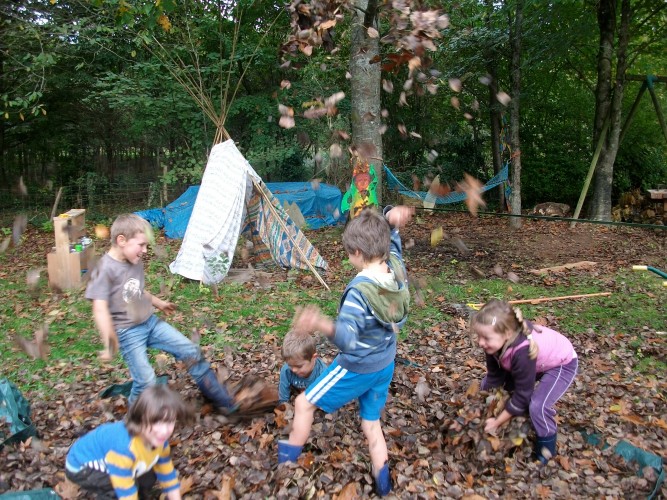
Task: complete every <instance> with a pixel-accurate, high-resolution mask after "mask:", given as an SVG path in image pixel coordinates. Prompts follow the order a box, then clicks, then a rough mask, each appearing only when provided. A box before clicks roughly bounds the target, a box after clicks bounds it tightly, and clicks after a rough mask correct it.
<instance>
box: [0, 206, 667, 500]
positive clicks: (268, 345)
mask: <svg viewBox="0 0 667 500" xmlns="http://www.w3.org/2000/svg"><path fill="white" fill-rule="evenodd" d="M440 228H442V231H441V232H440ZM666 233H667V231H662V232H654V231H647V230H637V229H627V228H609V227H606V226H593V225H585V224H580V225H578V226H577V227H576V228H575V229H569V228H568V226H567V225H566V224H565V223H550V222H543V221H532V220H526V221H525V222H524V225H523V228H522V229H520V230H518V231H511V230H510V229H509V228H508V226H507V220H506V219H502V218H498V219H495V218H480V219H473V218H471V217H470V216H468V215H459V214H457V215H451V214H448V215H444V214H436V215H431V216H426V215H422V216H421V217H419V220H418V221H417V223H415V224H413V225H412V226H410V227H409V228H407V229H406V230H405V231H404V233H403V240H404V242H405V243H406V250H405V253H406V259H407V261H408V263H409V267H410V273H411V278H412V282H413V283H414V284H415V285H417V288H418V293H419V294H420V295H421V297H420V298H421V299H423V300H424V301H425V302H426V303H427V304H429V305H430V306H431V307H433V306H435V309H434V311H435V312H434V313H433V314H432V315H431V316H430V317H425V318H423V320H422V321H420V322H419V323H418V324H413V325H412V327H411V328H410V331H407V332H405V337H404V339H403V340H402V341H401V343H400V346H399V362H398V363H397V365H396V373H395V377H394V382H393V383H392V386H391V391H390V392H391V395H390V399H389V401H388V403H387V407H386V411H385V415H384V419H383V425H384V429H385V433H386V437H387V443H388V446H389V453H390V461H391V467H392V475H393V479H394V485H395V494H396V496H397V497H400V498H471V499H472V498H499V497H503V498H524V497H533V498H534V497H540V498H591V497H596V498H641V497H646V496H648V495H649V494H650V493H651V492H652V490H653V488H654V486H655V483H656V479H657V472H658V471H657V470H655V469H652V468H650V467H647V468H644V470H643V471H642V472H643V477H640V476H638V475H637V472H638V469H639V468H638V466H637V464H631V463H627V462H625V461H624V460H623V459H621V458H620V457H619V456H618V455H616V454H615V453H614V452H613V446H614V445H615V444H616V443H617V442H618V441H619V440H621V439H623V440H626V441H628V442H630V443H632V444H633V445H636V446H637V447H639V448H642V449H643V450H646V451H648V452H650V453H652V454H655V455H658V456H662V457H667V379H666V377H665V375H666V373H665V370H664V364H663V365H658V366H659V368H658V369H657V371H656V372H655V373H647V372H646V371H645V370H644V371H642V370H640V369H639V367H640V363H641V360H642V358H645V357H653V358H656V359H663V360H664V359H665V358H667V356H666V355H665V354H666V353H667V334H666V333H665V330H667V325H666V324H665V322H664V321H662V322H658V321H654V320H651V319H650V318H647V321H646V322H645V324H641V323H642V321H641V320H640V321H639V323H636V322H633V323H632V324H630V323H628V327H627V328H623V329H621V328H618V327H615V328H614V329H613V330H610V329H608V328H606V326H607V325H606V323H605V320H604V318H605V314H607V313H606V312H605V310H604V304H605V302H603V301H600V304H602V305H601V308H602V312H601V314H600V316H599V318H600V320H599V321H597V322H595V323H592V324H590V326H589V327H588V328H585V329H584V330H583V331H580V332H578V333H577V334H576V335H574V334H573V335H570V338H571V339H572V341H573V344H574V345H575V348H576V349H577V352H578V353H579V356H580V374H579V376H578V378H577V379H576V380H575V383H574V386H573V387H572V388H571V389H570V391H569V392H568V393H567V395H566V396H565V397H564V398H563V400H562V401H561V402H560V403H559V405H558V408H557V409H558V415H559V421H560V434H559V456H558V457H557V458H556V459H554V460H552V461H551V462H550V464H549V465H548V466H547V467H544V468H540V467H538V466H537V465H536V464H535V463H534V462H533V461H532V460H531V458H530V452H531V449H532V442H533V438H534V435H533V434H532V433H531V430H530V425H529V424H528V421H527V420H522V419H515V420H513V421H512V422H511V424H510V426H508V428H507V429H506V430H505V432H504V434H502V435H500V436H498V438H495V437H490V436H488V435H487V436H485V435H484V433H483V432H482V427H483V420H484V417H485V416H486V415H488V412H489V411H492V410H493V408H494V407H497V406H498V403H497V398H498V397H499V396H498V395H497V394H486V393H482V392H480V391H479V390H478V382H479V381H480V380H481V378H482V377H483V375H484V365H483V361H484V358H483V353H482V352H481V351H480V350H479V349H477V348H476V347H475V345H474V344H473V342H472V340H471V338H470V335H469V333H468V331H467V328H466V320H467V312H466V308H465V307H461V305H460V304H457V303H456V301H454V300H452V297H450V296H449V294H448V290H453V289H454V288H457V289H463V290H465V289H466V288H467V287H472V285H473V284H474V283H475V282H476V281H477V280H480V279H490V278H495V279H497V280H500V281H501V282H502V287H503V289H504V290H505V291H506V292H507V294H508V296H512V293H511V292H512V287H513V286H515V283H516V282H517V281H519V282H521V283H529V284H532V285H534V286H535V287H538V288H539V290H541V291H542V292H543V293H542V295H543V296H553V295H558V293H554V291H555V290H557V289H558V286H559V285H563V284H569V285H571V284H572V283H577V282H578V281H579V280H580V281H582V282H586V283H591V282H593V283H596V284H597V285H598V289H599V290H601V291H610V292H612V293H614V294H615V295H618V294H625V295H626V296H627V297H628V298H630V297H631V296H632V297H635V298H636V297H639V298H640V299H641V297H645V298H647V299H650V300H652V301H653V302H654V303H655V304H656V309H657V311H656V312H657V317H658V318H662V319H664V318H665V312H667V311H666V309H665V302H666V300H665V299H667V288H659V287H655V286H652V285H653V282H651V281H646V283H649V284H650V285H651V288H650V289H649V288H648V287H647V288H637V287H635V288H632V289H629V288H628V286H627V284H626V283H625V282H624V280H623V279H622V276H623V274H622V273H621V274H619V272H620V271H621V270H623V269H626V268H629V267H630V266H631V265H632V264H646V265H653V266H655V267H659V268H662V269H665V267H667V258H666V257H665V256H666V255H667V245H666V243H665V241H666V240H665V238H666V236H667V235H666ZM339 234H340V230H324V231H320V232H317V233H311V235H310V236H311V238H312V239H313V241H314V242H316V244H317V245H318V248H319V249H320V251H321V253H322V254H323V255H324V256H325V258H326V259H327V260H328V261H329V263H330V265H331V269H330V271H329V273H328V275H327V281H328V283H329V285H330V286H331V288H332V290H333V292H332V294H331V295H328V294H326V293H325V292H323V291H318V290H317V289H318V287H319V285H318V284H317V281H316V280H315V279H314V278H312V277H311V276H309V275H307V274H304V273H302V274H299V276H298V278H297V282H296V284H297V286H299V287H305V288H312V289H314V290H316V291H315V292H314V295H313V296H314V297H320V298H322V300H324V298H325V297H329V298H328V299H326V300H334V301H335V300H336V299H335V296H336V295H337V294H338V293H340V291H341V290H342V287H343V286H344V283H345V281H346V280H347V279H348V278H349V275H350V272H349V269H345V268H344V264H343V263H342V259H343V257H344V252H343V251H342V249H341V245H340V244H337V243H336V241H337V240H338V239H339ZM433 234H436V235H437V238H435V239H436V240H439V241H437V243H438V244H437V245H436V246H432V245H431V242H432V235H433ZM40 238H41V239H42V241H40ZM45 239H46V240H48V235H47V236H46V237H42V236H39V235H31V237H30V238H26V242H27V243H26V244H25V245H24V246H23V247H22V250H21V252H20V253H19V252H15V255H14V256H9V257H7V260H6V261H5V267H4V268H3V269H1V270H0V279H3V280H10V281H11V280H16V281H20V280H22V279H25V278H24V276H25V273H26V271H27V270H28V269H31V268H34V267H39V266H43V263H40V259H41V260H43V252H42V251H41V250H40V247H41V248H44V247H45V245H48V243H46V242H45V241H44V240H45ZM434 242H436V241H434ZM583 260H589V261H595V262H597V265H595V266H593V267H592V268H585V269H579V270H572V271H564V272H561V273H555V274H554V273H548V274H543V275H536V274H532V273H530V272H529V270H531V269H535V268H544V267H550V266H555V265H561V264H565V263H572V262H576V261H583ZM445 269H449V270H450V271H451V269H455V271H454V272H449V273H448V274H447V280H448V281H449V282H447V283H442V280H441V279H440V278H439V276H441V272H442V271H444V270H445ZM619 276H621V278H619ZM274 279H276V280H278V279H285V275H284V274H282V273H276V274H275V275H274ZM648 279H649V278H648V277H647V280H648ZM654 279H655V280H656V282H659V278H657V277H654ZM244 286H246V287H247V288H254V289H255V290H259V291H258V292H257V293H267V294H270V293H272V286H271V283H268V284H267V283H263V285H262V286H261V287H258V286H257V284H255V283H252V282H248V283H247V284H246V285H244ZM452 293H453V292H452ZM492 293H493V292H492V291H488V293H487V292H484V293H481V294H480V296H478V297H475V298H476V299H477V300H478V301H480V302H482V301H483V300H485V299H487V298H488V296H490V295H491V294H492ZM485 295H486V296H485ZM512 298H517V297H514V296H512ZM471 299H472V298H471ZM5 300H6V299H5ZM40 300H42V301H48V300H50V299H49V298H48V297H47V298H44V297H41V298H40ZM222 300H223V301H224V297H222ZM597 300H600V299H597ZM567 304H568V306H566V309H563V308H562V307H561V308H558V309H556V308H552V307H551V304H547V305H545V306H544V307H543V308H542V309H540V317H539V318H537V320H538V322H541V323H543V324H547V325H549V326H552V327H554V328H556V329H561V330H563V328H562V327H563V325H564V324H567V321H568V320H571V319H572V318H571V316H577V315H579V314H580V312H581V311H580V309H579V307H580V306H579V304H580V302H574V301H570V302H567ZM276 305H277V306H278V307H280V304H276ZM293 306H294V304H290V305H289V308H288V309H291V308H293ZM561 306H562V305H561ZM418 307H420V306H419V305H415V308H418ZM186 308H187V306H186V305H184V304H181V310H182V311H183V310H184V309H186ZM564 310H565V311H566V313H563V311H564ZM622 312H623V311H621V313H622ZM616 313H617V312H614V311H608V314H616ZM63 320H64V321H66V320H67V319H66V318H63ZM239 321H243V318H239ZM617 324H618V323H615V325H617ZM256 327H257V328H259V329H261V331H262V333H261V335H260V336H259V339H260V340H259V341H250V340H249V341H243V342H242V343H241V344H240V345H236V346H229V347H227V348H225V349H224V350H219V349H218V350H216V349H213V348H210V349H209V350H208V352H207V354H208V356H209V359H211V360H213V361H214V362H215V363H216V365H217V368H218V369H219V371H221V372H225V371H226V372H227V373H228V374H231V375H230V380H232V381H234V380H237V379H238V378H239V377H240V376H241V375H243V374H246V373H252V374H256V375H258V376H260V377H263V378H265V379H267V380H269V381H272V382H275V383H277V379H278V372H279V367H280V365H281V364H282V361H281V359H280V351H279V349H280V336H279V335H277V334H275V333H274V332H273V325H272V324H271V322H270V321H267V322H266V323H265V324H263V325H256ZM563 331H565V330H563ZM566 333H567V332H566ZM638 339H639V340H638ZM321 354H322V356H324V357H325V358H326V359H327V361H331V359H332V358H333V356H334V354H335V353H334V351H333V350H332V349H331V348H330V346H328V345H327V344H326V343H324V342H322V344H321ZM25 362H26V363H29V362H30V361H29V360H28V359H27V358H26V360H25ZM163 363H164V361H163ZM44 369H45V370H47V371H49V372H50V373H51V374H53V373H62V380H63V381H62V382H60V383H58V384H57V385H56V386H55V389H56V391H50V392H46V391H40V390H28V391H26V392H25V396H26V397H27V398H28V399H29V400H30V402H31V404H32V418H33V421H34V422H35V424H36V426H37V429H38V431H39V438H38V439H37V438H35V439H32V440H31V441H30V442H28V443H24V444H19V445H12V446H6V447H5V448H4V449H3V450H1V451H0V493H1V492H4V491H7V490H24V489H38V488H42V487H54V488H56V489H57V491H59V492H60V493H61V494H62V495H63V496H71V495H72V494H73V493H74V492H73V491H72V490H71V489H70V488H69V486H68V485H67V483H66V482H65V480H64V474H63V467H64V458H65V455H66V452H67V448H68V447H69V446H70V444H71V443H72V441H73V440H74V439H75V438H76V437H78V436H80V435H82V434H83V433H85V432H87V431H88V430H90V429H92V428H94V427H95V426H97V425H99V424H100V423H102V422H105V421H108V420H112V419H118V418H122V416H123V414H124V412H125V410H126V406H125V400H124V399H123V398H122V397H116V398H112V399H106V400H102V399H99V398H97V397H96V395H97V394H98V393H99V392H100V391H101V390H102V389H103V388H105V387H106V386H108V385H109V384H110V383H112V382H116V381H122V380H123V379H124V378H123V377H125V376H126V374H124V373H122V371H121V373H119V370H118V368H117V367H110V368H100V366H99V364H96V363H88V364H87V363H85V362H80V363H78V364H76V365H73V364H72V362H71V361H70V359H68V358H67V357H64V356H61V357H56V356H54V354H53V352H52V353H51V357H50V358H49V361H48V362H47V363H46V366H45V368H44ZM160 371H162V372H164V373H166V374H168V376H169V378H170V380H169V383H170V384H172V385H173V386H174V387H175V388H176V389H177V390H179V391H180V392H181V393H182V394H183V395H184V396H185V397H186V398H188V399H189V400H191V401H192V402H193V403H194V404H195V405H196V407H197V408H198V410H199V415H200V418H199V419H198V421H197V423H196V424H195V425H193V426H191V427H188V428H185V429H181V430H180V431H178V432H177V433H176V434H175V435H174V440H173V456H174V460H175V463H176V466H177V468H178V469H179V471H180V474H181V477H182V480H183V487H184V490H185V491H186V493H185V494H186V496H187V495H189V496H191V497H193V498H297V497H303V498H339V499H350V498H357V497H364V496H369V495H372V483H371V477H370V474H369V462H368V451H367V446H366V443H365V441H364V438H363V435H362V433H361V430H360V428H359V420H358V417H357V414H356V412H355V405H354V404H351V405H349V406H347V407H345V408H343V409H341V410H339V411H338V412H336V413H335V414H332V415H325V414H323V413H317V414H316V420H315V425H314V428H313V433H312V434H311V439H310V440H309V442H308V444H307V446H306V448H305V452H304V454H303V455H302V459H301V460H300V461H299V463H298V464H296V465H289V466H281V467H278V466H277V464H276V442H277V440H278V439H282V438H284V437H286V436H287V434H288V432H289V425H290V422H291V420H292V415H293V409H292V407H291V406H290V405H286V406H284V407H279V408H277V409H276V410H275V411H274V412H273V413H270V414H267V415H266V416H264V417H262V418H254V419H252V420H250V421H247V420H246V421H240V422H228V421H226V420H225V419H224V417H222V416H219V415H216V414H215V413H214V412H212V411H211V408H210V407H209V406H208V405H206V404H204V403H203V402H202V401H201V399H200V397H199V394H198V392H197V390H196V389H195V387H194V386H193V384H192V383H191V381H190V379H189V377H188V376H187V373H185V372H184V370H183V369H182V367H178V366H175V365H174V363H173V362H167V363H166V364H164V366H162V367H161V369H160ZM590 435H595V437H597V438H599V444H598V445H596V444H593V442H594V439H591V438H588V436H590ZM604 443H607V444H608V445H610V446H609V447H605V446H604ZM656 493H657V494H658V495H661V496H662V497H663V498H664V497H666V495H667V486H665V485H664V484H663V485H662V487H661V488H660V489H658V491H657V492H656Z"/></svg>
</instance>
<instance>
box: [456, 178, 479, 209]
mask: <svg viewBox="0 0 667 500" xmlns="http://www.w3.org/2000/svg"><path fill="white" fill-rule="evenodd" d="M463 179H464V180H463V182H461V183H459V184H458V187H459V189H460V190H461V191H463V192H464V193H465V194H466V199H465V203H466V206H467V207H468V211H469V212H470V213H471V214H472V215H474V216H477V209H478V207H479V206H483V207H485V206H486V202H485V201H484V199H483V198H482V186H483V184H482V183H481V182H480V181H478V180H477V179H475V178H474V177H473V176H472V175H470V174H468V173H465V174H463Z"/></svg>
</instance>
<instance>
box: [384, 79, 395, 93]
mask: <svg viewBox="0 0 667 500" xmlns="http://www.w3.org/2000/svg"><path fill="white" fill-rule="evenodd" d="M382 88H383V89H384V91H385V92H386V93H387V94H391V93H392V92H393V91H394V84H393V83H392V82H391V80H385V79H382Z"/></svg>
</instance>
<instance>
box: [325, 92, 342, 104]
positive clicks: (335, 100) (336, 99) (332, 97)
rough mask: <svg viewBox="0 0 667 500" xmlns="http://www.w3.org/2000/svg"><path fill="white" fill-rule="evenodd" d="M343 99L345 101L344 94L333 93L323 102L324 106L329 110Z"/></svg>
mask: <svg viewBox="0 0 667 500" xmlns="http://www.w3.org/2000/svg"><path fill="white" fill-rule="evenodd" d="M343 99H345V92H335V93H334V94H331V95H330V96H329V97H327V98H326V99H325V100H324V105H325V106H326V107H327V108H331V107H333V106H335V105H336V104H338V103H339V102H340V101H342V100H343Z"/></svg>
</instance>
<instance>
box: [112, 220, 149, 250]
mask: <svg viewBox="0 0 667 500" xmlns="http://www.w3.org/2000/svg"><path fill="white" fill-rule="evenodd" d="M149 231H150V226H149V225H148V222H147V221H146V220H145V219H142V218H141V217H139V216H138V215H137V214H122V215H119V216H118V217H116V220H115V221H113V224H111V244H112V245H116V242H117V240H118V237H119V236H125V238H127V239H128V240H129V239H130V238H133V237H134V236H136V235H137V234H138V233H145V234H148V232H149Z"/></svg>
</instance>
